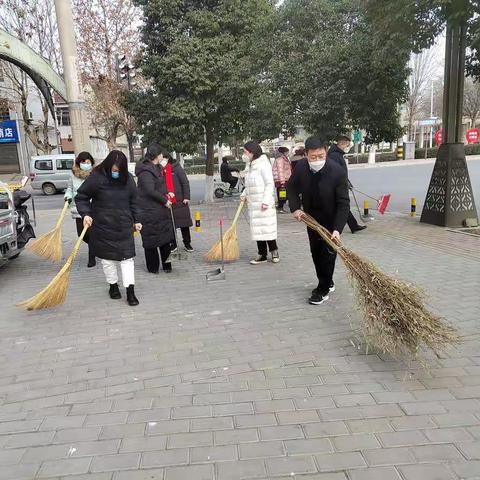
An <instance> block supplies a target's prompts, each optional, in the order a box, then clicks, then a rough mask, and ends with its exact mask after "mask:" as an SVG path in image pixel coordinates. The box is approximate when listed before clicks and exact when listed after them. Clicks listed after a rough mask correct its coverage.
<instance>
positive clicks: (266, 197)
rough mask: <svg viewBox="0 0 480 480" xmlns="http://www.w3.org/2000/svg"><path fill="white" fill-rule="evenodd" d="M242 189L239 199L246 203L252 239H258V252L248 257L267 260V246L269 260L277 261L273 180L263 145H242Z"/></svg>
mask: <svg viewBox="0 0 480 480" xmlns="http://www.w3.org/2000/svg"><path fill="white" fill-rule="evenodd" d="M244 149H245V153H244V160H245V161H246V164H247V167H246V170H245V190H244V191H243V193H242V196H241V197H242V199H243V200H245V201H246V202H247V204H248V212H249V217H250V231H251V236H252V240H254V241H256V242H257V248H258V256H257V257H256V258H255V259H254V260H251V261H250V263H251V264H252V265H258V264H261V263H266V262H267V260H268V250H270V253H271V255H272V262H273V263H278V262H279V261H280V257H279V255H278V246H277V212H276V210H275V195H274V192H275V184H274V181H273V173H272V166H271V163H270V160H269V159H268V157H267V156H266V155H264V154H263V152H262V147H260V145H259V144H258V143H255V142H247V143H246V144H245V146H244Z"/></svg>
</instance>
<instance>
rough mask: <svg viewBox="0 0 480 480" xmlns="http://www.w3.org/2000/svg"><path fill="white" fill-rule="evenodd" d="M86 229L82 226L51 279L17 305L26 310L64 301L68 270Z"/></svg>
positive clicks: (39, 308) (48, 306) (50, 305)
mask: <svg viewBox="0 0 480 480" xmlns="http://www.w3.org/2000/svg"><path fill="white" fill-rule="evenodd" d="M87 229H88V227H84V228H83V231H82V233H81V234H80V237H78V240H77V243H76V244H75V246H74V247H73V250H72V253H71V254H70V256H69V257H68V259H67V262H66V263H65V265H64V266H63V267H62V269H61V270H60V271H59V272H58V273H57V275H56V276H55V277H54V278H53V280H52V281H51V282H50V283H49V284H48V285H47V286H46V287H45V288H44V289H43V290H42V291H40V292H38V293H37V294H36V295H35V296H34V297H32V298H30V299H28V300H25V301H24V302H20V303H19V304H17V306H18V307H22V308H26V309H27V310H42V309H44V308H51V307H56V306H57V305H61V304H62V303H63V302H65V298H66V297H67V291H68V279H69V276H70V270H71V269H72V265H73V261H74V260H75V257H76V256H77V253H78V250H79V249H80V246H81V244H82V240H83V237H84V236H85V233H86V232H87Z"/></svg>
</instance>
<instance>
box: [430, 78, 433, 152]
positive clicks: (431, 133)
mask: <svg viewBox="0 0 480 480" xmlns="http://www.w3.org/2000/svg"><path fill="white" fill-rule="evenodd" d="M430 118H432V119H433V80H432V91H431V93H430ZM432 147H433V126H430V148H432Z"/></svg>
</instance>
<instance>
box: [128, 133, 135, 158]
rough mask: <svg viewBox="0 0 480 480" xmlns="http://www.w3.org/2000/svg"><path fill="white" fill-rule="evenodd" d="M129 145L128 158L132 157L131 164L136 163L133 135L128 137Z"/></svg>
mask: <svg viewBox="0 0 480 480" xmlns="http://www.w3.org/2000/svg"><path fill="white" fill-rule="evenodd" d="M127 143H128V156H129V157H130V162H135V152H134V151H133V135H127Z"/></svg>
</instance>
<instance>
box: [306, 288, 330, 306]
mask: <svg viewBox="0 0 480 480" xmlns="http://www.w3.org/2000/svg"><path fill="white" fill-rule="evenodd" d="M327 300H328V292H326V293H323V294H322V293H320V292H319V291H318V290H317V291H316V292H315V293H314V294H312V296H311V297H310V298H309V299H308V303H309V304H310V305H321V304H322V303H324V302H325V301H327Z"/></svg>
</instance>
